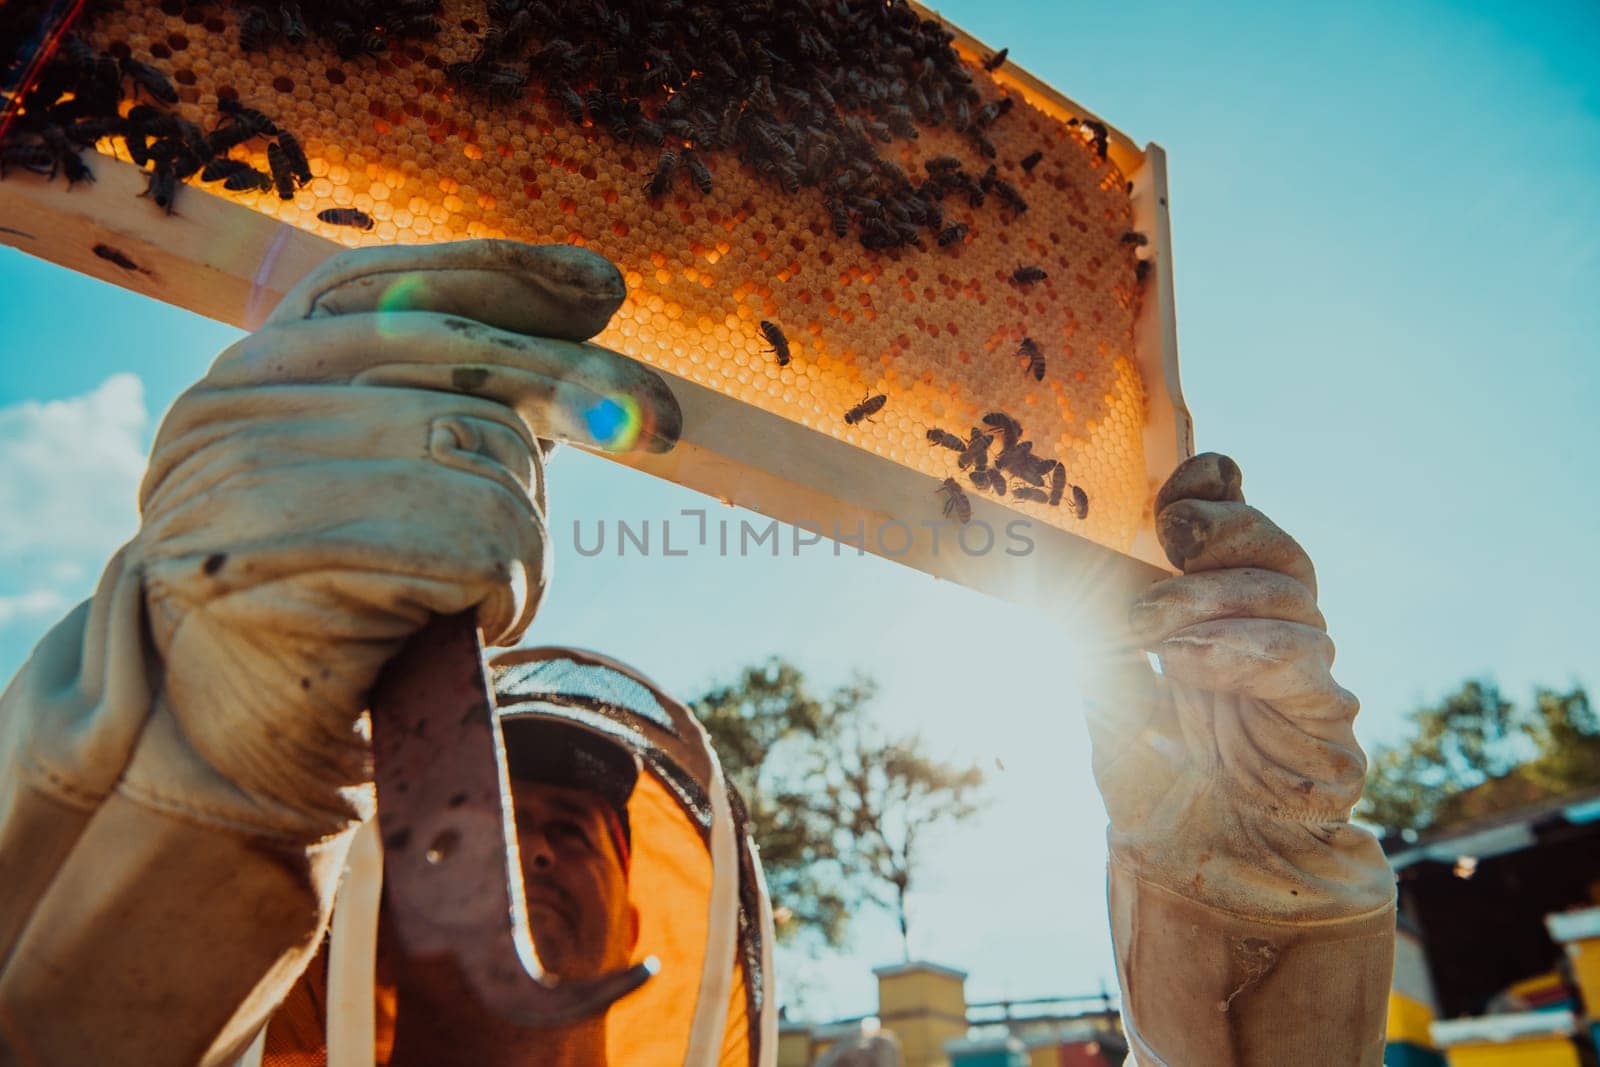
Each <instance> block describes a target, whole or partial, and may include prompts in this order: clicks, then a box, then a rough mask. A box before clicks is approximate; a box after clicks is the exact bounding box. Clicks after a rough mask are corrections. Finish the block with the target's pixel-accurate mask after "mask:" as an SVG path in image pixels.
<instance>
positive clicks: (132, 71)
mask: <svg viewBox="0 0 1600 1067" xmlns="http://www.w3.org/2000/svg"><path fill="white" fill-rule="evenodd" d="M117 65H118V66H119V67H120V68H121V70H122V74H123V76H124V77H126V78H128V80H130V81H132V82H133V84H134V86H135V91H137V90H139V89H143V90H144V91H145V92H146V93H148V94H150V99H152V100H159V101H161V102H162V103H163V104H176V103H177V102H178V90H177V89H175V88H174V87H173V85H172V82H171V81H169V80H168V79H167V76H166V75H165V74H163V73H161V72H160V71H159V70H157V69H156V68H154V67H152V66H150V65H149V64H148V63H141V62H139V61H138V60H137V59H134V58H133V57H132V56H123V57H122V58H121V59H119V60H118V61H117Z"/></svg>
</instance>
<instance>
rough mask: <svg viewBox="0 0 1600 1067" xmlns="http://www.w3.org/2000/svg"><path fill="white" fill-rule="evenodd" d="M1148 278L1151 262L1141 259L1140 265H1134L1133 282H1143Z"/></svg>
mask: <svg viewBox="0 0 1600 1067" xmlns="http://www.w3.org/2000/svg"><path fill="white" fill-rule="evenodd" d="M1148 277H1150V261H1149V260H1148V259H1141V260H1140V261H1139V262H1138V263H1135V264H1134V267H1133V280H1134V281H1136V282H1143V281H1144V280H1145V279H1146V278H1148Z"/></svg>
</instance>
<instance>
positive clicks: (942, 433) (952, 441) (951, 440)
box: [928, 426, 967, 452]
mask: <svg viewBox="0 0 1600 1067" xmlns="http://www.w3.org/2000/svg"><path fill="white" fill-rule="evenodd" d="M928 443H929V444H935V445H938V446H939V447H940V448H948V449H949V450H950V451H952V452H965V451H966V450H967V443H966V442H965V441H963V440H962V439H961V438H959V437H957V436H956V435H955V434H953V433H951V432H950V431H949V430H941V429H939V428H938V427H937V426H935V427H933V428H932V429H930V430H929V431H928Z"/></svg>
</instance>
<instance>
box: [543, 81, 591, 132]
mask: <svg viewBox="0 0 1600 1067" xmlns="http://www.w3.org/2000/svg"><path fill="white" fill-rule="evenodd" d="M550 95H552V96H554V97H555V99H556V103H558V104H560V105H561V110H562V111H564V112H566V115H567V121H568V122H570V123H572V124H573V125H574V126H576V125H578V124H580V123H582V122H583V119H584V108H583V97H581V96H579V95H578V94H577V93H576V92H574V91H573V89H572V86H570V85H563V84H561V83H559V82H557V83H556V84H554V85H552V86H551V87H550Z"/></svg>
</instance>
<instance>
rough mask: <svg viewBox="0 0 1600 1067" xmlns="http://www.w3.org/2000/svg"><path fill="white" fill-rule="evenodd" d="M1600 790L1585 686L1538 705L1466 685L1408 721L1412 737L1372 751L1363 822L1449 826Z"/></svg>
mask: <svg viewBox="0 0 1600 1067" xmlns="http://www.w3.org/2000/svg"><path fill="white" fill-rule="evenodd" d="M1597 786H1600V716H1597V715H1596V713H1595V709H1594V707H1593V706H1592V705H1591V704H1590V702H1589V695H1588V693H1587V692H1585V691H1584V689H1583V688H1582V687H1575V688H1573V689H1570V690H1568V691H1566V692H1562V691H1560V690H1555V689H1546V688H1540V689H1538V690H1536V691H1535V693H1534V698H1533V701H1532V703H1531V704H1529V705H1527V706H1520V707H1519V706H1517V705H1514V704H1512V703H1511V702H1510V701H1508V700H1506V699H1505V698H1504V697H1503V696H1502V695H1501V693H1500V690H1499V688H1498V687H1496V686H1495V685H1494V683H1493V682H1489V681H1481V680H1473V681H1469V682H1466V683H1464V684H1463V685H1462V686H1461V688H1460V689H1458V690H1457V691H1456V692H1454V693H1452V694H1450V695H1449V696H1448V697H1446V698H1445V699H1444V700H1443V701H1441V702H1440V703H1438V704H1436V705H1433V706H1431V707H1424V708H1419V709H1417V710H1416V711H1414V712H1412V713H1411V715H1410V730H1409V735H1408V736H1407V737H1406V739H1405V740H1403V741H1401V742H1399V743H1397V744H1393V745H1379V746H1376V747H1374V749H1373V751H1372V757H1371V763H1370V766H1369V769H1368V774H1367V784H1366V789H1365V791H1364V792H1363V793H1362V797H1361V804H1360V805H1359V806H1358V807H1357V809H1356V815H1357V816H1358V817H1359V818H1361V819H1364V820H1366V821H1367V822H1369V823H1373V824H1374V825H1377V826H1379V827H1382V828H1383V830H1384V831H1385V832H1386V833H1398V832H1401V831H1405V830H1413V831H1418V832H1421V831H1424V830H1436V829H1445V828H1447V827H1450V826H1455V825H1459V824H1461V823H1465V822H1469V821H1471V820H1473V819H1477V818H1480V817H1482V816H1485V815H1490V814H1493V813H1495V812H1499V811H1509V810H1513V809H1516V808H1519V807H1523V806H1525V805H1528V804H1532V803H1537V802H1538V801H1541V800H1546V799H1549V798H1551V797H1559V796H1563V795H1565V794H1568V793H1572V792H1577V791H1579V790H1583V789H1589V788H1594V787H1597Z"/></svg>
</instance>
